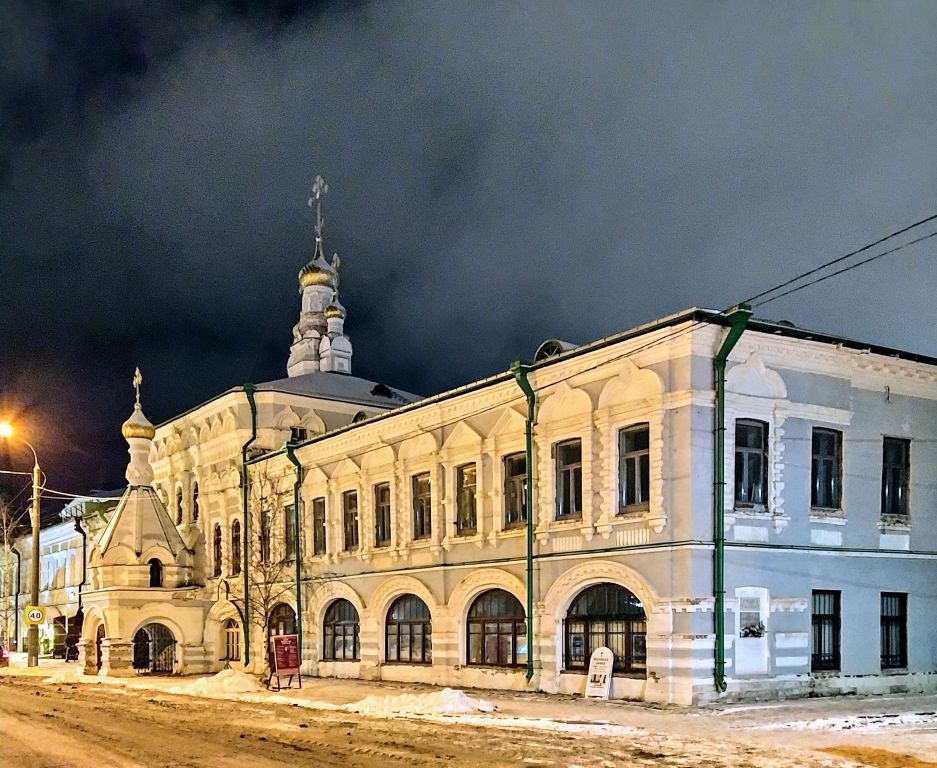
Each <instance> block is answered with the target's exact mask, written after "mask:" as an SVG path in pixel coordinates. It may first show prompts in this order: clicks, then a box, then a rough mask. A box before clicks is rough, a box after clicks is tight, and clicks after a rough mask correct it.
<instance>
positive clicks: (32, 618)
mask: <svg viewBox="0 0 937 768" xmlns="http://www.w3.org/2000/svg"><path fill="white" fill-rule="evenodd" d="M23 615H24V616H25V617H26V623H27V624H45V623H46V609H45V608H43V607H42V606H41V605H27V606H26V607H25V608H24V609H23Z"/></svg>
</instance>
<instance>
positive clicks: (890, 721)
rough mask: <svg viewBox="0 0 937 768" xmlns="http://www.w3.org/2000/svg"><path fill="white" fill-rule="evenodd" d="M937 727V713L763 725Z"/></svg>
mask: <svg viewBox="0 0 937 768" xmlns="http://www.w3.org/2000/svg"><path fill="white" fill-rule="evenodd" d="M909 725H910V726H929V727H934V726H937V712H902V713H899V714H877V715H853V716H851V717H831V718H824V719H821V720H798V721H796V722H790V723H773V724H771V725H763V726H761V727H762V728H764V729H766V730H781V729H785V728H790V729H793V730H798V731H878V730H881V729H883V728H897V727H906V726H909Z"/></svg>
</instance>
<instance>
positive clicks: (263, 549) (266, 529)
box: [258, 509, 273, 563]
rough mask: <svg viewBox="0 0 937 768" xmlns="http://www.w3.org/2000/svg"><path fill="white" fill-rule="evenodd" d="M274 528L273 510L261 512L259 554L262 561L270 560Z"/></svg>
mask: <svg viewBox="0 0 937 768" xmlns="http://www.w3.org/2000/svg"><path fill="white" fill-rule="evenodd" d="M272 528H273V512H271V511H270V510H269V509H265V510H262V511H261V513H260V541H259V545H260V546H259V548H258V549H259V555H260V562H261V563H269V562H270V531H271V529H272Z"/></svg>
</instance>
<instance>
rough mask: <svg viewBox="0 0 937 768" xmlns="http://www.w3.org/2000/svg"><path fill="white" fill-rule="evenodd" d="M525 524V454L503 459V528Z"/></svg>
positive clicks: (516, 454) (514, 454) (512, 455)
mask: <svg viewBox="0 0 937 768" xmlns="http://www.w3.org/2000/svg"><path fill="white" fill-rule="evenodd" d="M525 522H527V454H525V453H512V454H511V455H510V456H505V457H504V527H505V528H516V527H517V526H519V525H523V524H524V523H525Z"/></svg>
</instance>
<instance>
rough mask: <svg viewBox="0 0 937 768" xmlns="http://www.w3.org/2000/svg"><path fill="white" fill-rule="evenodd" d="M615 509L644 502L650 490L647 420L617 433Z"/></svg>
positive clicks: (636, 505)
mask: <svg viewBox="0 0 937 768" xmlns="http://www.w3.org/2000/svg"><path fill="white" fill-rule="evenodd" d="M618 457H619V458H618V462H619V463H618V483H619V487H620V488H621V498H620V499H619V501H618V505H619V512H620V513H621V512H625V511H627V510H628V509H629V508H636V507H641V506H644V507H646V506H647V503H648V500H649V499H650V496H651V494H650V490H651V466H650V465H651V462H650V435H649V431H648V426H647V424H637V425H635V426H633V427H627V428H626V429H622V430H621V431H620V432H619V433H618Z"/></svg>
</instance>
